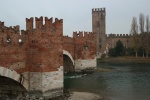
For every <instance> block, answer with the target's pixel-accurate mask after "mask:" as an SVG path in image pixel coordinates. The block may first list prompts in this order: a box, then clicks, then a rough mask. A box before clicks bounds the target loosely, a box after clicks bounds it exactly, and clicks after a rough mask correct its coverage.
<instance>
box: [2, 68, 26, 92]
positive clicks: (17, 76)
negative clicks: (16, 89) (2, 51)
mask: <svg viewBox="0 0 150 100" xmlns="http://www.w3.org/2000/svg"><path fill="white" fill-rule="evenodd" d="M0 76H3V77H7V78H10V79H12V80H15V81H17V82H18V83H20V84H21V85H22V86H23V87H24V88H25V89H26V90H28V80H27V79H25V78H24V77H23V75H21V74H18V73H17V72H16V71H15V70H11V69H8V68H5V67H2V66H0Z"/></svg>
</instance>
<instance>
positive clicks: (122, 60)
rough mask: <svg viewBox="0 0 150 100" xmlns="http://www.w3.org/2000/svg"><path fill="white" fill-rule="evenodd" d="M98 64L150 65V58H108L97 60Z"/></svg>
mask: <svg viewBox="0 0 150 100" xmlns="http://www.w3.org/2000/svg"><path fill="white" fill-rule="evenodd" d="M97 62H98V63H116V64H126V63H127V64H150V58H146V57H144V58H143V57H133V56H124V57H107V58H99V59H97Z"/></svg>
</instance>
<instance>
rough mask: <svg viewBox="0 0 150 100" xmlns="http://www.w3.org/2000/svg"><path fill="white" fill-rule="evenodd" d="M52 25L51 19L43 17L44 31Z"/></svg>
mask: <svg viewBox="0 0 150 100" xmlns="http://www.w3.org/2000/svg"><path fill="white" fill-rule="evenodd" d="M52 24H53V17H51V18H50V19H49V18H48V17H45V27H46V29H48V28H50V27H51V26H52Z"/></svg>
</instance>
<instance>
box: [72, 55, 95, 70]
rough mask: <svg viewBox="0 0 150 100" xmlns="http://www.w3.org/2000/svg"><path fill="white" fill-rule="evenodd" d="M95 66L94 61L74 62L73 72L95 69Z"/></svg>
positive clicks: (79, 60)
mask: <svg viewBox="0 0 150 100" xmlns="http://www.w3.org/2000/svg"><path fill="white" fill-rule="evenodd" d="M96 66H97V61H96V58H95V59H86V60H81V59H78V60H75V71H76V72H81V71H83V70H85V69H91V70H93V69H96Z"/></svg>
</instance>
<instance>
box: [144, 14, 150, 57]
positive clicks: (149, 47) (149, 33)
mask: <svg viewBox="0 0 150 100" xmlns="http://www.w3.org/2000/svg"><path fill="white" fill-rule="evenodd" d="M145 34H146V37H145V41H146V42H145V44H146V48H145V50H146V57H147V58H148V54H149V51H150V21H149V16H148V15H147V16H146V33H145Z"/></svg>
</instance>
